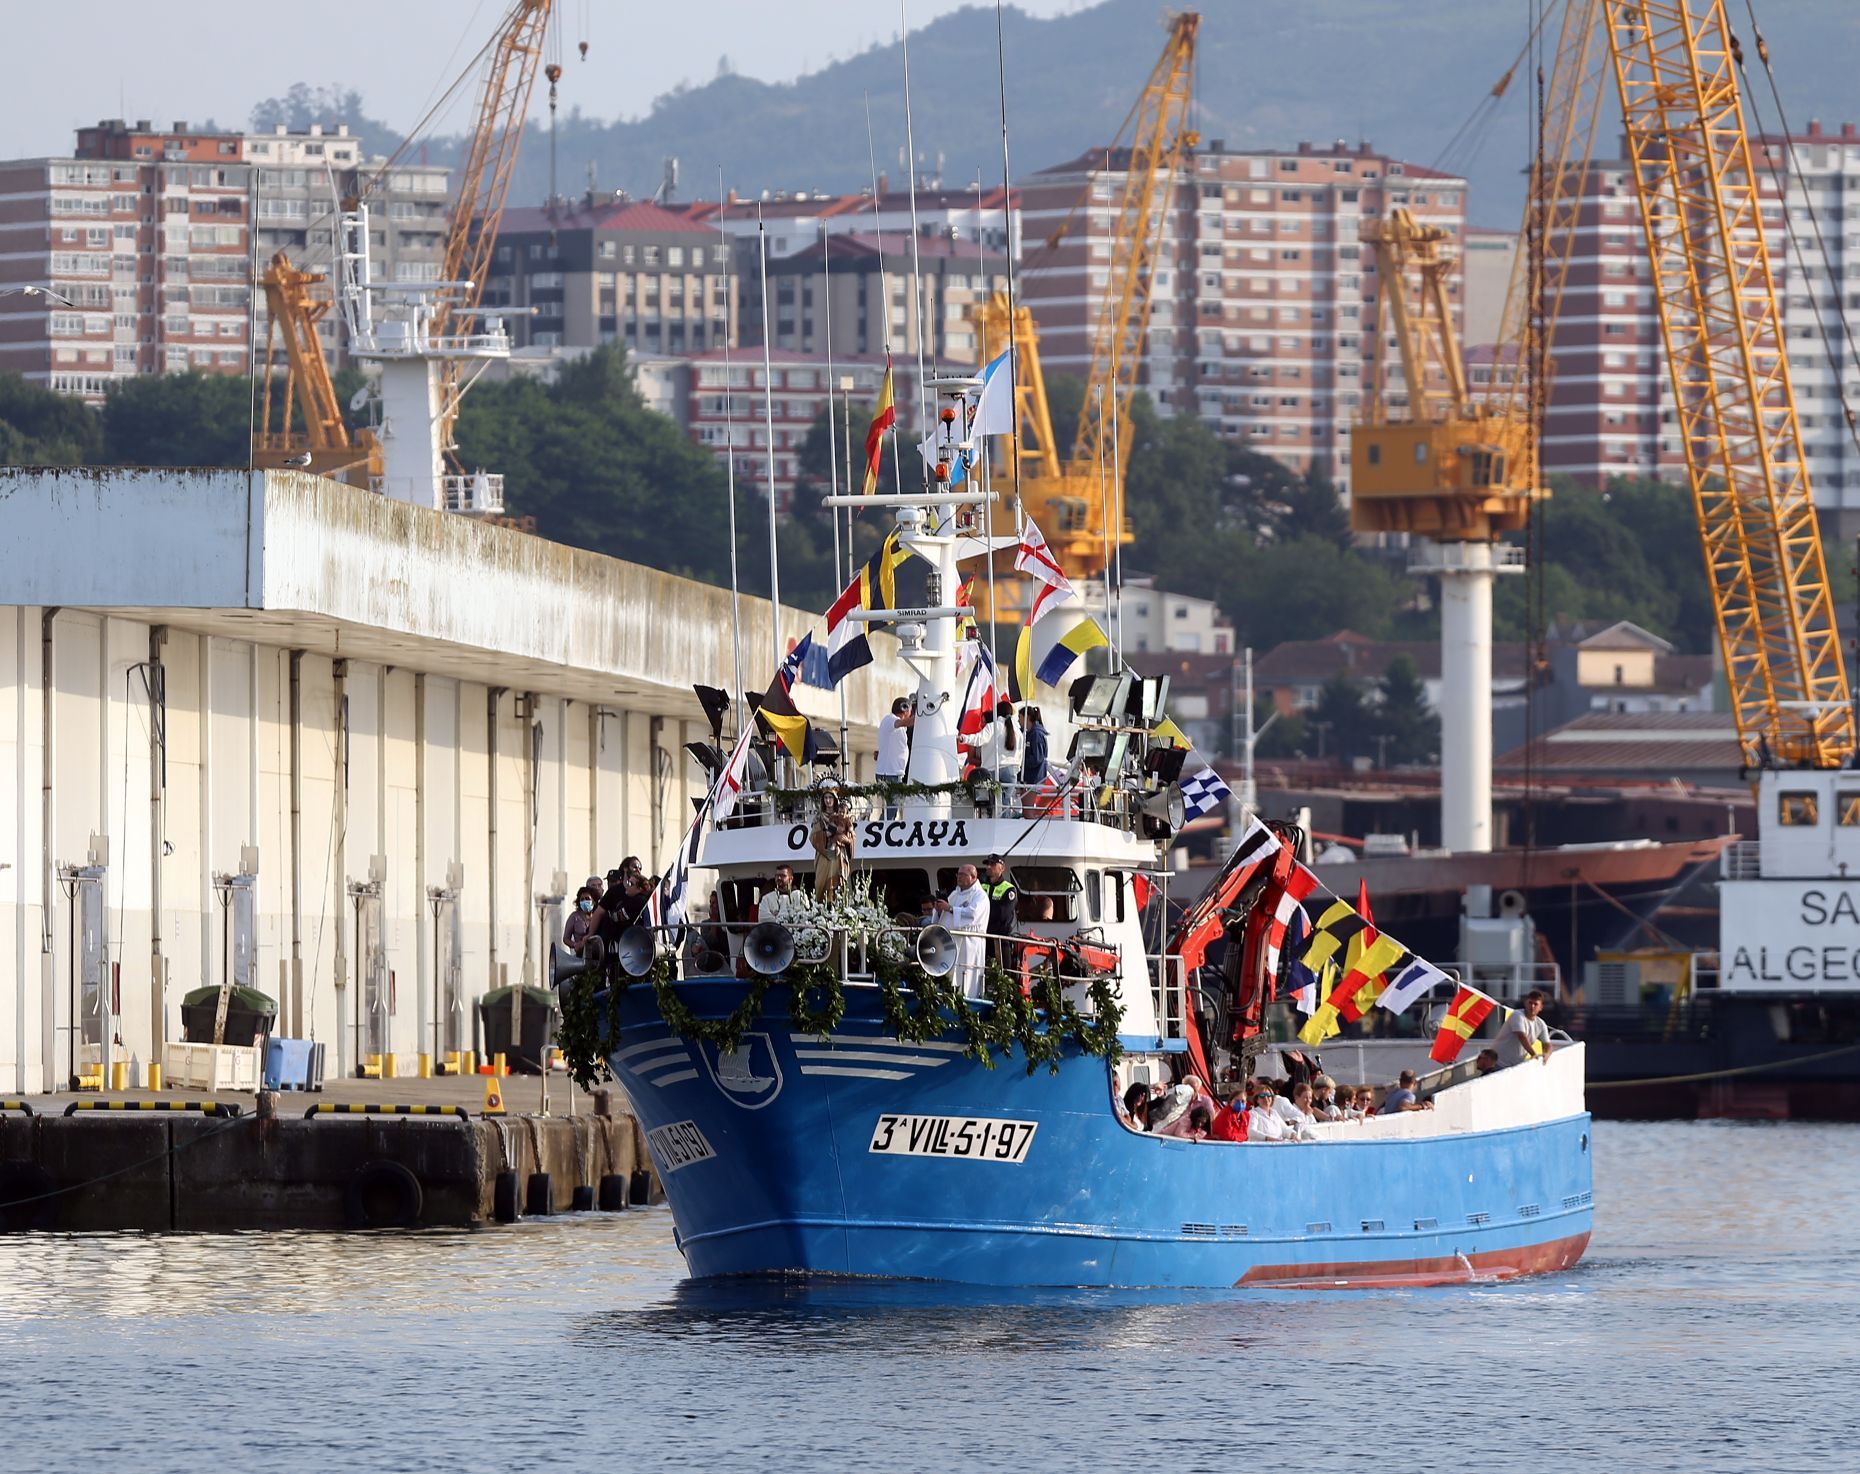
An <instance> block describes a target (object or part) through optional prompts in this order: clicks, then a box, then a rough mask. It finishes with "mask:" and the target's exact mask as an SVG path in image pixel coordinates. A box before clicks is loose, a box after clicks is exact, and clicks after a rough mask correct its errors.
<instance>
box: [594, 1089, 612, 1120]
mask: <svg viewBox="0 0 1860 1474" xmlns="http://www.w3.org/2000/svg"><path fill="white" fill-rule="evenodd" d="M613 1113H614V1093H613V1091H611V1090H597V1091H595V1092H594V1114H595V1115H597V1116H611V1115H612V1114H613Z"/></svg>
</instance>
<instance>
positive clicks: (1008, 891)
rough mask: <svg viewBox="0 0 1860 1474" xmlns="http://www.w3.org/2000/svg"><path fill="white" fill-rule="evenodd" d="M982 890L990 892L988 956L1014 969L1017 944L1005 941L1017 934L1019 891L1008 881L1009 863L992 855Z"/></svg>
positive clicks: (1005, 966) (985, 868) (985, 872)
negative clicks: (1015, 919) (1015, 906)
mask: <svg viewBox="0 0 1860 1474" xmlns="http://www.w3.org/2000/svg"><path fill="white" fill-rule="evenodd" d="M983 873H984V876H985V878H984V879H983V881H982V889H983V890H985V891H987V892H988V935H989V938H990V940H989V943H988V955H989V956H990V957H992V958H993V959H994V960H995V961H996V962H998V963H999V964H1000V965H1001V966H1002V967H1003V968H1004V969H1005V968H1009V967H1011V966H1013V961H1014V959H1013V957H1012V956H1011V953H1012V951H1013V948H1014V944H1013V942H1011V941H1008V940H1005V939H1006V938H1009V937H1012V936H1013V935H1014V903H1015V901H1017V900H1018V899H1019V898H1020V892H1018V891H1017V890H1015V889H1014V882H1013V881H1011V880H1009V879H1008V873H1007V861H1006V860H1004V859H1002V858H1001V856H999V855H990V856H989V857H988V862H987V864H986V866H985V867H984V872H983Z"/></svg>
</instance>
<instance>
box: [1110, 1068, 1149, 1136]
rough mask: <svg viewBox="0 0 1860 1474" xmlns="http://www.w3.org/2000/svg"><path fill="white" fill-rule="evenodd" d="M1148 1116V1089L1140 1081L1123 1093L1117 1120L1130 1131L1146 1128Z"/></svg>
mask: <svg viewBox="0 0 1860 1474" xmlns="http://www.w3.org/2000/svg"><path fill="white" fill-rule="evenodd" d="M1149 1114H1150V1087H1149V1086H1147V1085H1145V1084H1144V1083H1143V1082H1142V1081H1141V1080H1139V1081H1138V1082H1137V1083H1136V1084H1134V1085H1132V1086H1131V1087H1130V1088H1129V1089H1128V1090H1126V1091H1125V1092H1124V1098H1123V1100H1122V1102H1121V1103H1120V1104H1119V1106H1118V1111H1117V1115H1118V1119H1119V1120H1121V1121H1122V1122H1123V1123H1124V1124H1125V1125H1126V1126H1128V1127H1129V1128H1130V1129H1131V1130H1132V1131H1142V1130H1145V1129H1146V1128H1147V1122H1148V1119H1149Z"/></svg>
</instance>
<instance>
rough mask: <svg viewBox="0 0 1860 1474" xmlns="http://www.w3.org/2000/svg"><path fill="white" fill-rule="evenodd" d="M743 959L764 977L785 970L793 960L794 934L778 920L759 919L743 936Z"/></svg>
mask: <svg viewBox="0 0 1860 1474" xmlns="http://www.w3.org/2000/svg"><path fill="white" fill-rule="evenodd" d="M743 961H745V962H747V963H748V964H749V967H750V971H752V972H759V973H761V974H762V975H763V976H764V977H773V976H774V975H775V974H776V973H781V972H786V971H787V970H788V967H789V965H790V964H791V963H792V962H793V961H794V934H793V933H792V932H790V931H789V930H788V928H787V927H785V926H783V925H782V924H781V923H780V922H779V921H760V922H757V923H756V924H755V925H754V926H753V927H751V928H750V929H749V935H748V936H746V937H744V938H743Z"/></svg>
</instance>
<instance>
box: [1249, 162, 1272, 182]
mask: <svg viewBox="0 0 1860 1474" xmlns="http://www.w3.org/2000/svg"><path fill="white" fill-rule="evenodd" d="M1270 172H1271V171H1270V170H1268V169H1267V167H1266V161H1265V160H1264V159H1248V160H1247V166H1246V173H1247V178H1249V179H1264V178H1265V177H1266V176H1267V174H1268V173H1270Z"/></svg>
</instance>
